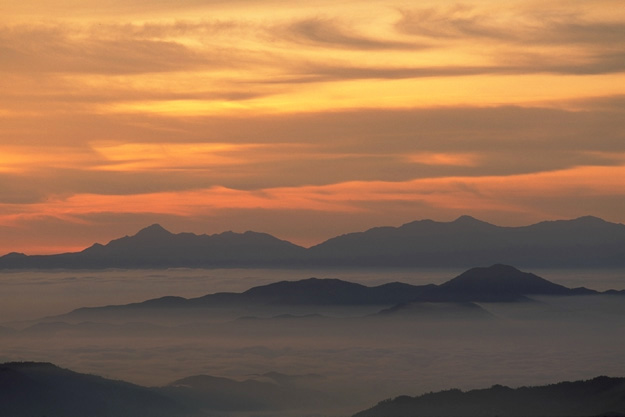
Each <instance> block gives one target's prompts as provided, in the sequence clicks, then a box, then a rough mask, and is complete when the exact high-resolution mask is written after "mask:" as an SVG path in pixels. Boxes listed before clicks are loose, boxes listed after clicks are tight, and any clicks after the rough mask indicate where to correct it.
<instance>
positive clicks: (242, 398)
mask: <svg viewBox="0 0 625 417" xmlns="http://www.w3.org/2000/svg"><path fill="white" fill-rule="evenodd" d="M323 387H324V378H323V377H321V376H315V375H284V374H280V373H275V372H271V373H266V374H263V375H258V376H255V377H253V378H249V379H246V380H244V381H236V380H233V379H229V378H222V377H214V376H209V375H195V376H190V377H186V378H183V379H180V380H177V381H174V382H172V383H170V384H168V385H167V386H166V387H164V388H162V390H161V392H163V393H165V394H167V395H169V396H171V397H173V398H176V399H177V400H178V401H181V402H183V403H184V404H189V405H192V406H193V407H194V408H198V409H202V410H210V411H222V412H224V411H228V412H236V411H258V410H266V411H267V410H285V409H296V410H297V409H303V408H309V407H311V406H315V405H318V404H320V403H326V404H327V403H328V402H330V401H331V402H333V403H336V402H337V401H338V400H339V399H337V398H333V396H332V395H331V393H328V392H324V391H322V390H321V389H320V388H323Z"/></svg>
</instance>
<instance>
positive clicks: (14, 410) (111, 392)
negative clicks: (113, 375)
mask: <svg viewBox="0 0 625 417" xmlns="http://www.w3.org/2000/svg"><path fill="white" fill-rule="evenodd" d="M0 407H1V411H0V414H1V415H3V416H12V417H27V416H28V417H30V416H47V417H84V416H90V417H99V416H102V417H115V416H146V417H147V416H153V417H161V416H162V417H170V416H173V415H178V416H187V415H191V414H192V412H191V411H192V410H191V409H189V408H188V407H186V406H183V405H181V404H180V403H178V402H177V401H176V400H175V399H173V398H171V397H168V396H165V395H163V394H161V393H159V392H156V391H154V390H151V389H149V388H145V387H141V386H138V385H133V384H130V383H127V382H122V381H113V380H110V379H105V378H101V377H98V376H94V375H86V374H80V373H76V372H73V371H70V370H67V369H62V368H59V367H57V366H55V365H52V364H50V363H36V362H12V363H4V364H2V365H0Z"/></svg>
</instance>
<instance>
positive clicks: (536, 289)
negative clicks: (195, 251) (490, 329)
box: [48, 264, 625, 322]
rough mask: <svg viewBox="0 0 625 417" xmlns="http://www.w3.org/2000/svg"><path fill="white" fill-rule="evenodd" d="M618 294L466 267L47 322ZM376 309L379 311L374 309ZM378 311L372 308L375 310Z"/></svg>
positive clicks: (462, 307) (420, 307) (475, 312)
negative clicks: (422, 277)
mask: <svg viewBox="0 0 625 417" xmlns="http://www.w3.org/2000/svg"><path fill="white" fill-rule="evenodd" d="M598 294H609V295H622V294H625V291H617V290H609V291H607V292H604V293H599V292H597V291H595V290H591V289H588V288H584V287H580V288H567V287H565V286H562V285H559V284H555V283H552V282H550V281H548V280H546V279H544V278H541V277H539V276H537V275H535V274H532V273H529V272H523V271H520V270H518V269H517V268H514V267H512V266H509V265H501V264H497V265H492V266H490V267H477V268H471V269H469V270H467V271H466V272H464V273H462V274H460V275H458V276H457V277H455V278H453V279H451V280H449V281H447V282H445V283H443V284H440V285H435V284H426V285H411V284H406V283H401V282H392V283H387V284H382V285H378V286H375V287H369V286H365V285H362V284H358V283H354V282H349V281H343V280H340V279H333V278H324V279H320V278H308V279H303V280H298V281H280V282H275V283H271V284H267V285H262V286H257V287H252V288H250V289H249V290H247V291H244V292H240V293H234V292H220V293H214V294H207V295H204V296H201V297H196V298H184V297H176V296H165V297H161V298H155V299H150V300H146V301H143V302H139V303H132V304H123V305H109V306H103V307H83V308H79V309H76V310H73V311H71V312H69V313H67V314H65V315H62V316H56V317H52V318H48V321H50V320H55V321H58V320H63V321H65V320H70V321H73V322H80V321H84V320H89V321H90V320H103V319H104V318H106V317H114V316H121V317H125V318H129V317H140V316H145V317H156V316H157V315H163V314H165V315H167V316H169V317H173V316H174V315H182V314H200V315H202V316H206V314H207V312H211V314H210V315H211V316H218V313H219V312H220V311H221V310H228V311H229V312H230V313H231V314H233V315H234V317H241V316H242V315H245V314H246V313H248V312H250V311H264V312H267V311H273V312H276V313H277V314H292V312H293V311H299V310H298V309H300V310H301V309H302V308H305V309H306V311H308V312H309V313H311V312H312V313H319V312H322V311H324V309H327V308H332V307H343V308H355V307H366V306H370V307H371V308H372V309H373V310H374V311H378V312H379V315H380V316H383V317H389V316H391V315H405V314H418V313H421V314H434V313H435V314H436V315H440V314H448V313H453V312H455V313H454V314H455V315H456V316H458V317H462V316H464V317H467V318H469V317H478V316H482V317H483V316H485V314H486V312H485V311H484V310H482V308H481V307H480V306H478V305H477V304H475V303H480V302H487V303H488V302H499V303H501V302H505V303H509V302H517V301H529V300H530V298H528V297H530V296H540V295H542V296H560V297H564V296H582V295H598ZM377 307H379V308H377ZM376 308H377V309H376Z"/></svg>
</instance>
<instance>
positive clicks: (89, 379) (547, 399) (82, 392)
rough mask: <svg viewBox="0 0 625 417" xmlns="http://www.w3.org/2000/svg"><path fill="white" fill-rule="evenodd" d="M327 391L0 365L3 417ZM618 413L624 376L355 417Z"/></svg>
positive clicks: (304, 397)
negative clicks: (163, 381)
mask: <svg viewBox="0 0 625 417" xmlns="http://www.w3.org/2000/svg"><path fill="white" fill-rule="evenodd" d="M331 390H332V388H329V387H328V386H327V385H325V380H324V378H323V377H321V376H318V375H295V376H289V375H283V374H278V373H267V374H264V375H256V376H254V377H253V378H251V379H247V380H245V381H235V380H231V379H227V378H217V377H213V376H208V375H197V376H191V377H187V378H183V379H180V380H177V381H175V382H173V383H171V384H168V385H167V386H164V387H153V388H147V387H142V386H138V385H134V384H130V383H127V382H123V381H114V380H110V379H105V378H102V377H99V376H95V375H86V374H81V373H77V372H73V371H70V370H68V369H62V368H59V367H57V366H55V365H53V364H50V363H38V362H11V363H4V364H0V404H1V406H2V407H1V411H0V414H1V415H3V416H4V415H6V416H12V417H27V416H28V417H30V416H44V415H45V416H48V417H79V416H80V417H82V416H92V417H98V416H102V417H104V416H106V417H130V416H142V417H166V416H179V417H192V416H193V417H200V416H204V417H206V416H214V415H220V416H222V415H230V414H229V413H240V414H237V415H301V412H302V410H304V409H314V408H315V407H325V408H326V409H327V406H328V404H336V405H337V406H340V404H341V398H340V395H338V394H337V393H333V392H331ZM311 407H312V408H311ZM280 412H282V413H281V414H280ZM284 412H286V413H284ZM259 413H260V414H259ZM272 413H273V414H272ZM623 413H625V378H609V377H605V376H602V377H597V378H594V379H592V380H588V381H577V382H561V383H558V384H554V385H547V386H540V387H522V388H517V389H511V388H507V387H504V386H500V385H495V386H493V387H491V388H489V389H482V390H473V391H468V392H462V391H460V390H449V391H442V392H438V393H430V394H425V395H422V396H420V397H406V396H403V397H397V398H395V399H393V400H386V401H382V402H381V403H379V404H378V405H376V406H375V407H373V408H371V409H369V410H366V411H363V412H360V413H358V414H356V415H355V416H357V417H382V416H384V417H413V416H414V417H416V416H424V417H436V416H448V417H469V416H495V415H498V416H509V417H516V416H526V417H534V416H536V417H539V416H543V417H548V416H570V417H574V416H602V415H603V416H607V415H611V416H616V415H623Z"/></svg>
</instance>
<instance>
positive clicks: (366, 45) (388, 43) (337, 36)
mask: <svg viewBox="0 0 625 417" xmlns="http://www.w3.org/2000/svg"><path fill="white" fill-rule="evenodd" d="M282 32H283V33H285V34H286V36H287V39H289V40H292V41H293V42H295V43H303V44H309V45H313V46H321V47H328V48H341V49H353V50H393V49H399V50H417V49H421V48H424V47H425V46H424V45H422V44H418V43H416V42H404V41H397V40H387V39H377V38H373V37H369V36H366V35H361V34H358V33H356V31H355V29H353V28H351V27H348V26H347V25H346V24H345V23H343V22H341V21H339V20H338V19H330V18H321V17H311V18H306V19H303V20H298V21H296V22H294V23H292V24H290V25H289V26H288V27H287V28H286V29H285V30H283V31H282Z"/></svg>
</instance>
